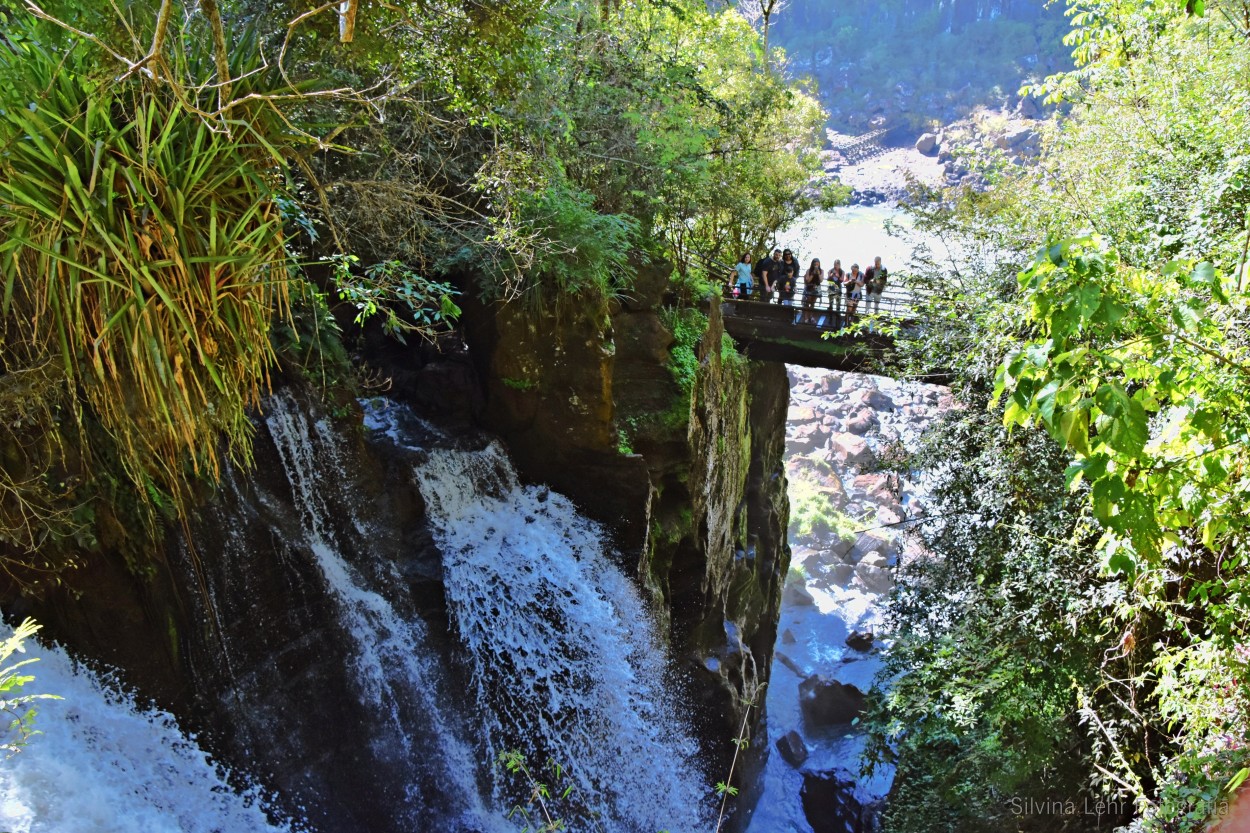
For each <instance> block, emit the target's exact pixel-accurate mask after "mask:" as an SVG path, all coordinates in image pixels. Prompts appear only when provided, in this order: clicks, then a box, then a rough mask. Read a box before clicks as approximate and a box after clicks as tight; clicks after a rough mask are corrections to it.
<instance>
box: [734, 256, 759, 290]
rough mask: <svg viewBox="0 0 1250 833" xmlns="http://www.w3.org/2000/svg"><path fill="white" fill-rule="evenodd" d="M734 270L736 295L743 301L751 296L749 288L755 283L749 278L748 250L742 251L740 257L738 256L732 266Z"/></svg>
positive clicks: (749, 258)
mask: <svg viewBox="0 0 1250 833" xmlns="http://www.w3.org/2000/svg"><path fill="white" fill-rule="evenodd" d="M734 271H735V272H736V273H737V275H738V277H737V285H738V297H739V298H741V299H742V300H744V301H745V300H746V299H747V298H750V297H751V290H752V289H754V288H755V283H754V282H753V281H752V280H751V253H750V252H743V253H742V257H740V258H738V263H737V265H735V266H734Z"/></svg>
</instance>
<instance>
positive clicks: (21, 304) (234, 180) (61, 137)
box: [0, 26, 292, 548]
mask: <svg viewBox="0 0 1250 833" xmlns="http://www.w3.org/2000/svg"><path fill="white" fill-rule="evenodd" d="M245 43H246V39H245ZM255 46H256V44H255V42H254V41H252V48H251V49H248V48H245V47H241V48H239V49H237V50H235V51H234V52H233V53H231V59H232V61H233V63H232V64H231V68H230V71H231V72H232V73H233V74H234V75H237V76H240V77H243V76H247V77H246V79H245V80H240V81H239V82H238V83H236V84H235V86H234V92H235V94H237V95H240V96H246V95H247V94H248V92H249V91H251V90H255V89H260V88H263V85H264V84H265V83H266V81H267V78H268V76H267V74H266V73H264V72H263V71H261V70H260V69H259V68H258V67H259V64H258V53H257V51H256V48H255ZM170 49H171V52H170V54H169V60H171V61H175V62H178V63H180V64H183V65H187V66H194V65H195V64H196V62H205V61H211V52H210V51H207V50H200V51H196V42H195V41H194V40H193V41H191V43H190V45H189V46H188V47H186V48H185V49H184V48H183V47H182V46H178V47H174V46H172V45H171V47H170ZM0 72H3V74H4V76H5V78H6V79H8V83H7V84H6V86H5V89H4V90H3V91H2V92H0V97H2V99H3V115H0V146H3V147H4V148H5V149H6V152H5V153H4V155H3V157H2V158H0V235H2V236H3V242H2V243H0V280H2V281H3V293H4V294H3V298H2V299H0V313H2V315H3V325H2V326H3V341H2V343H0V351H2V355H0V360H2V361H3V365H4V367H5V370H6V371H7V372H8V373H9V374H21V373H24V372H25V373H30V372H36V371H37V372H42V373H45V374H47V376H48V377H49V378H48V381H49V384H46V385H44V386H43V388H42V389H41V390H40V391H38V392H37V393H36V396H37V397H38V398H39V399H41V400H42V407H41V408H40V409H38V410H39V413H40V417H41V419H40V420H38V422H39V426H38V427H39V428H40V429H41V430H42V431H43V432H46V436H47V437H48V438H49V439H48V440H46V442H47V443H48V444H50V445H51V446H52V447H57V448H61V449H63V448H65V446H70V447H72V448H73V449H74V454H75V455H76V457H77V459H76V461H75V463H76V466H75V467H76V472H75V473H76V475H78V476H80V477H81V476H88V477H89V476H90V473H91V472H92V471H93V470H94V469H95V468H96V467H97V465H105V466H112V467H113V468H114V471H115V475H116V476H118V477H121V478H124V479H125V480H126V481H128V482H129V483H131V484H132V488H133V490H134V491H135V492H136V493H137V494H139V495H143V496H148V497H150V498H152V501H151V504H150V505H162V504H163V505H168V506H170V507H172V508H175V509H176V508H179V507H182V506H184V505H185V504H186V502H187V501H188V499H189V497H190V494H191V490H192V488H193V487H192V480H193V479H194V477H197V476H204V477H210V478H211V477H213V476H215V475H216V474H217V472H218V470H219V468H220V464H221V463H220V461H221V455H222V453H223V447H222V446H221V445H219V443H218V439H219V437H222V436H224V437H225V438H226V439H227V443H226V446H225V451H226V452H227V453H229V454H231V455H233V456H236V457H239V458H241V459H246V458H247V456H248V453H249V448H250V446H249V438H250V435H251V430H252V429H251V425H250V423H249V422H248V419H247V408H248V407H249V406H252V405H255V404H256V403H257V402H258V400H259V396H260V393H261V390H262V389H263V386H264V384H265V380H266V378H267V373H268V368H269V366H270V364H271V362H272V360H273V353H272V350H271V348H270V343H269V328H270V325H271V322H272V320H273V318H274V316H275V315H281V314H282V313H283V310H284V309H285V306H286V298H287V253H286V250H285V248H284V245H283V234H282V219H281V216H280V213H279V211H278V208H277V205H276V204H275V199H274V198H275V194H276V193H277V189H278V187H279V186H280V185H281V180H280V179H279V178H278V174H279V173H280V169H279V167H278V166H279V162H280V160H281V156H282V153H283V152H284V151H285V150H286V147H285V146H284V144H283V143H288V142H290V141H291V140H292V139H291V134H290V131H289V129H288V127H287V126H286V125H285V124H284V122H283V121H282V120H281V119H280V118H279V117H278V116H277V114H275V113H274V112H273V111H272V109H271V108H269V107H268V106H266V105H264V104H263V103H260V102H256V103H246V102H240V103H238V106H237V107H235V108H233V109H232V110H230V111H228V112H225V113H222V114H221V116H220V117H219V118H209V117H206V115H205V112H206V110H210V109H213V108H214V105H215V103H216V97H217V90H215V89H212V88H207V89H202V90H200V91H198V92H196V91H194V90H189V89H183V90H182V91H181V93H177V92H175V90H174V89H172V88H170V87H167V86H164V85H160V84H158V83H157V82H155V81H153V80H152V79H151V78H150V77H149V76H148V75H146V74H144V73H141V72H138V73H134V74H132V75H131V76H130V77H129V78H127V79H124V80H120V81H116V80H113V79H110V78H108V77H107V76H104V77H102V75H103V73H102V71H101V69H99V68H97V67H96V65H95V64H94V63H93V60H92V58H91V55H90V50H89V48H86V47H83V48H73V49H71V50H69V51H68V53H66V54H62V53H61V52H60V51H59V50H56V49H54V48H53V47H51V46H49V45H48V44H47V43H45V42H43V41H42V40H41V39H40V38H39V36H38V32H37V31H36V30H35V29H34V28H33V27H31V26H15V27H12V28H10V29H9V31H8V32H7V33H6V42H5V43H4V44H3V45H2V46H0ZM76 402H81V404H82V407H78V406H77V405H76V404H75V403H76ZM4 422H5V425H6V426H12V425H13V422H12V420H10V419H6V420H4ZM23 427H25V426H23ZM10 430H11V429H10ZM10 443H18V444H20V439H19V438H18V437H15V436H12V435H11V436H10ZM49 454H52V452H51V449H49ZM51 467H52V464H51V462H50V458H46V459H45V462H44V469H43V470H42V471H40V470H39V469H38V468H36V469H35V470H33V471H29V470H28V471H22V472H17V471H13V470H9V471H8V472H6V483H5V488H6V490H7V491H9V492H10V493H11V494H15V495H16V498H15V500H16V501H17V502H19V503H20V502H21V501H22V500H23V497H22V496H21V493H22V492H23V490H24V489H25V486H24V485H23V484H24V483H32V482H36V481H38V479H39V478H41V477H45V476H47V475H48V473H49V470H50V469H51ZM28 505H29V504H28ZM149 520H151V518H150V517H149ZM28 527H29V524H28V523H27V522H25V521H23V519H22V518H20V517H18V518H14V517H12V516H10V517H8V518H6V519H5V521H4V524H3V528H4V529H5V530H6V537H7V538H8V540H9V541H10V543H16V544H19V545H20V546H23V547H26V548H30V547H31V545H32V544H33V543H34V542H35V539H34V538H32V536H31V534H30V532H29V531H26V532H21V530H23V529H27V528H28Z"/></svg>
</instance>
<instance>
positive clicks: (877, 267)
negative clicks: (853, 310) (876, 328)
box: [864, 255, 889, 332]
mask: <svg viewBox="0 0 1250 833" xmlns="http://www.w3.org/2000/svg"><path fill="white" fill-rule="evenodd" d="M888 280H889V273H888V272H887V271H886V268H885V267H884V266H882V265H881V257H880V255H878V256H877V257H875V258H873V261H872V266H869V267H868V271H867V272H865V273H864V292H865V293H866V294H867V296H868V297H867V300H866V301H865V303H864V311H865V312H867V313H868V314H869V315H875V314H877V313H879V312H881V293H882V292H885V285H886V283H887V281H888ZM868 331H869V332H872V323H871V322H869V324H868Z"/></svg>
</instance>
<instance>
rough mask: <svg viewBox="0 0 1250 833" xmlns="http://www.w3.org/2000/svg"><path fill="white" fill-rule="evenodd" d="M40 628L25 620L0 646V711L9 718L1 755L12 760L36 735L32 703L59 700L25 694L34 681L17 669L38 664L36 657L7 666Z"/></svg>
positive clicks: (46, 696) (52, 696) (0, 745)
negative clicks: (27, 687)
mask: <svg viewBox="0 0 1250 833" xmlns="http://www.w3.org/2000/svg"><path fill="white" fill-rule="evenodd" d="M39 628H40V625H38V624H36V623H35V622H34V620H32V619H25V620H23V621H22V623H21V624H20V625H18V626H17V627H16V628H14V630H13V633H12V634H10V635H9V636H8V637H7V638H6V639H4V640H3V641H2V642H0V711H2V712H4V713H5V714H7V715H8V716H9V718H10V721H9V725H8V727H7V728H6V730H5V733H4V735H3V739H0V752H3V753H4V754H5V756H6V757H7V756H12V755H15V754H17V753H18V752H20V751H21V750H22V747H24V746H25V745H26V744H27V743H29V742H30V739H31V737H32V736H34V735H37V734H39V732H38V731H36V730H35V728H34V722H35V714H36V708H35V702H36V701H37V700H60V699H61V698H60V697H58V696H56V695H54V694H31V693H28V692H26V691H24V688H25V686H26V685H27V684H28V683H30V682H32V681H34V679H35V678H34V677H33V676H32V675H30V674H24V673H20V672H19V669H21V668H25V667H26V666H28V665H30V664H31V663H34V662H38V661H39V659H38V657H33V658H31V659H25V660H22V661H20V662H14V663H9V657H11V656H13V654H14V653H25V652H26V645H25V643H26V640H27V639H30V638H31V637H32V636H34V635H35V634H36V633H37V632H38V631H39Z"/></svg>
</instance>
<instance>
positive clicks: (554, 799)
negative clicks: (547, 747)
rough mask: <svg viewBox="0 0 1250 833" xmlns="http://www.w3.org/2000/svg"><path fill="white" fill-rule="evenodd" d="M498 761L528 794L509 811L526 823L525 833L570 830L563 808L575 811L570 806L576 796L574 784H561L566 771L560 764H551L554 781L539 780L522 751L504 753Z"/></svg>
mask: <svg viewBox="0 0 1250 833" xmlns="http://www.w3.org/2000/svg"><path fill="white" fill-rule="evenodd" d="M498 764H499V765H500V766H502V767H503V768H504V771H505V772H507V773H508V774H509V775H511V776H513V778H514V779H515V780H516V781H517V782H518V784H519V785H520V787H521V790H522V792H523V793H524V794H525V796H526V797H525V799H524V800H523V801H522V802H521V803H518V804H516V805H514V806H513V808H512V810H511V811H509V813H508V818H509V819H513V818H519V819H520V820H521V823H522V824H523V825H524V826H523V827H522V831H521V833H555V831H558V830H567V829H568V826H567V825H566V823H565V820H564V819H563V818H561V808H562V807H564V808H566V809H570V812H571V813H572V809H571V808H570V807H569V806H568V805H569V803H570V799H571V798H572V796H573V785H572V784H561V782H562V781H564V780H565V775H566V773H565V770H564V768H563V767H562V766H561V765H560V764H557V763H553V764H551V766H550V767H549V769H550V773H549V774H550V776H551V784H547V783H545V782H543V781H539V780H538V777H537V776H536V775H535V774H534V772H533V771H532V770H531V769H530V768H529V766H528V764H527V763H526V760H525V755H524V754H522V753H521V752H520V751H518V750H512V751H510V752H502V753H500V755H499V760H498Z"/></svg>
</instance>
